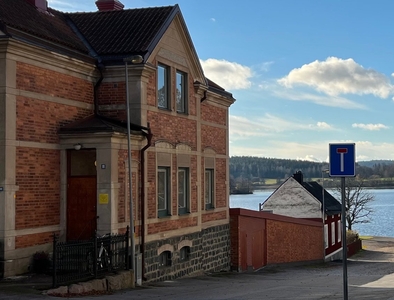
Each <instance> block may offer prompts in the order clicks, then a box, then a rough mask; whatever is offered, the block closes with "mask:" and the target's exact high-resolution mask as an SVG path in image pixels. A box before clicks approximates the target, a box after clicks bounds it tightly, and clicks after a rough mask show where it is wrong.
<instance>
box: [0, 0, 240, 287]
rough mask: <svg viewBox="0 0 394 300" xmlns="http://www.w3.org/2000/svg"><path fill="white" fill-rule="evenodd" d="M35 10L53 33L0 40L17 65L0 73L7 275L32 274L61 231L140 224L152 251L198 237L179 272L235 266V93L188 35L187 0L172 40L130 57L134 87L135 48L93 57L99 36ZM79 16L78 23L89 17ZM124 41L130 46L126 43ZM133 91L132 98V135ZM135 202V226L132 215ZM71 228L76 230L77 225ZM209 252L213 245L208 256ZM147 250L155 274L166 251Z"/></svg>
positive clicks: (175, 16)
mask: <svg viewBox="0 0 394 300" xmlns="http://www.w3.org/2000/svg"><path fill="white" fill-rule="evenodd" d="M0 1H2V0H0ZM18 1H22V0H18ZM24 9H25V10H26V11H25V13H26V14H32V15H34V16H36V18H37V19H39V20H40V22H41V23H39V24H38V23H37V24H38V25H37V27H40V26H41V25H43V27H44V30H43V32H41V34H39V36H35V37H34V38H32V40H31V41H29V42H28V43H24V42H23V41H22V40H23V39H14V38H13V37H8V36H7V37H5V36H4V37H0V46H3V45H4V47H0V54H1V55H0V65H1V66H6V70H4V71H3V70H0V88H3V87H5V88H4V89H1V91H3V90H4V92H2V94H0V97H1V99H0V100H2V99H5V101H4V103H5V104H4V109H3V106H2V107H0V115H3V114H4V115H5V116H6V120H0V126H1V128H0V144H2V145H3V147H1V148H0V158H2V157H5V159H4V161H5V162H6V163H5V164H4V165H6V166H1V165H0V168H2V169H1V170H0V176H2V177H0V182H3V181H4V182H5V183H4V191H6V192H5V193H1V194H0V200H1V201H2V202H0V205H1V207H0V210H2V211H6V212H7V213H8V212H9V215H10V216H6V217H5V218H4V220H2V219H1V220H0V222H1V223H0V231H1V232H0V236H1V237H7V239H8V241H13V242H7V243H6V244H5V243H3V241H2V240H0V245H5V246H4V247H0V258H2V259H3V258H4V260H0V277H1V276H2V275H3V274H2V273H3V272H4V273H5V274H7V275H14V274H17V273H23V272H26V271H27V270H28V266H29V264H30V263H31V261H30V260H31V256H32V255H33V254H34V253H35V252H37V251H46V252H51V251H52V249H51V247H52V238H53V233H56V234H57V235H58V240H59V241H61V242H66V241H71V240H73V238H74V237H76V238H75V239H77V238H79V237H81V235H82V234H83V236H84V237H83V238H84V239H85V238H88V237H89V236H93V234H95V233H96V232H97V233H98V234H105V233H108V232H111V233H118V232H125V229H126V227H127V226H129V225H132V228H134V229H135V234H134V237H135V240H136V247H141V249H142V248H144V246H146V245H149V247H152V248H153V249H154V248H155V245H157V243H160V244H162V245H163V246H164V247H168V245H169V244H171V243H175V240H178V241H183V244H185V245H192V246H191V248H192V250H191V251H193V255H194V256H196V257H195V259H191V260H190V261H189V262H187V263H185V262H179V265H183V266H185V265H187V267H185V268H186V269H187V272H186V273H185V272H183V273H182V272H180V271H179V267H178V266H176V265H175V264H174V266H173V268H174V269H173V270H172V271H171V272H172V273H171V274H177V275H179V276H183V275H184V274H188V272H189V270H193V271H191V272H192V273H193V272H201V271H202V270H204V271H212V270H221V269H227V268H228V261H229V260H228V257H229V256H228V251H229V249H228V243H229V241H228V234H229V215H228V208H229V204H228V197H229V186H228V181H229V180H228V177H229V174H228V173H227V170H228V160H229V153H228V152H229V151H228V147H229V141H228V134H229V128H228V122H227V120H228V113H229V106H230V105H231V104H232V103H233V102H234V101H235V100H234V99H233V97H232V95H231V94H230V93H227V92H226V91H224V90H223V91H220V93H218V90H217V88H213V86H212V85H211V84H212V83H211V82H210V81H208V80H207V79H206V78H205V75H204V73H203V70H202V68H201V66H200V64H199V63H198V57H197V56H196V53H195V50H194V46H193V45H192V43H191V40H190V39H184V37H185V36H186V35H187V29H186V28H185V24H184V21H183V19H182V17H181V13H180V11H179V7H178V6H174V7H173V8H172V9H171V7H167V8H163V14H164V13H166V14H168V18H167V19H166V20H167V21H166V22H168V24H167V23H166V24H165V26H164V24H162V25H161V26H163V27H162V28H161V29H160V30H159V28H157V29H156V30H158V32H156V33H152V34H157V36H159V35H161V38H160V39H157V40H156V39H155V41H152V44H150V43H148V44H149V45H151V46H149V47H150V49H148V50H149V51H148V50H147V51H142V52H143V53H146V55H145V56H144V57H143V61H142V62H141V63H139V64H136V65H133V64H132V63H129V65H128V66H127V67H128V68H127V70H128V71H129V73H128V77H127V80H128V86H129V89H128V90H127V91H126V77H125V74H126V72H125V71H126V69H125V68H124V61H123V58H124V57H126V55H132V54H134V53H128V52H124V51H123V50H122V51H120V52H116V51H115V53H112V54H113V56H112V54H110V55H107V54H102V53H101V54H100V53H99V52H100V49H95V51H97V53H96V54H97V55H94V56H90V53H92V52H91V51H87V49H85V48H86V45H85V44H84V43H85V42H87V39H88V37H87V36H86V37H84V39H81V37H80V36H77V35H75V36H71V35H72V34H74V31H73V30H71V28H68V27H69V24H68V23H66V22H65V21H64V19H63V17H60V16H61V13H60V12H57V14H56V15H54V16H51V18H50V19H48V18H47V16H46V15H45V16H44V15H42V16H41V15H36V13H37V11H36V10H35V9H34V7H31V6H27V7H25V8H24ZM29 9H30V10H31V12H30V11H28V10H29ZM170 10H172V11H173V12H171V13H170ZM154 11H156V10H154ZM15 13H18V12H17V11H16V12H15ZM120 13H121V12H120ZM91 14H92V16H93V17H95V15H94V13H91ZM41 17H42V18H41ZM68 17H70V18H69V22H77V21H78V20H77V19H73V20H72V18H71V15H69V16H68ZM68 17H67V18H68ZM79 17H80V16H79ZM82 17H84V15H83V14H82ZM171 18H172V19H171ZM16 19H17V18H16ZM48 20H55V21H56V24H57V25H59V24H60V25H59V26H60V27H59V28H57V29H56V30H60V31H62V30H66V29H67V28H68V29H67V30H66V31H65V32H62V33H63V34H65V35H63V36H67V37H68V38H69V39H68V42H67V43H69V44H67V45H68V46H67V47H65V46H64V45H65V44H64V43H65V41H62V40H58V36H57V35H55V36H49V37H48V36H46V35H51V32H46V31H45V28H49V26H52V25H53V24H52V23H51V22H49V21H48ZM11 23H12V22H11ZM56 24H55V25H56ZM0 25H3V24H2V18H1V11H0ZM8 25H9V24H7V26H8ZM57 25H56V26H57ZM168 26H170V27H168ZM0 27H1V26H0ZM77 27H78V26H77ZM2 28H3V27H2ZM40 28H41V27H40ZM51 28H52V27H51ZM41 29H43V28H41ZM79 29H81V28H79ZM20 30H22V29H20ZM37 30H39V29H37ZM81 30H82V29H81ZM22 31H23V30H22ZM54 32H55V31H54ZM30 34H31V35H32V36H34V34H35V33H34V32H32V33H29V35H30ZM81 34H82V33H81ZM185 34H186V35H185ZM82 35H83V34H82ZM45 36H46V37H45ZM60 36H62V35H60ZM26 38H27V39H28V37H26ZM37 38H38V39H40V40H42V41H45V39H46V38H48V39H49V40H47V41H46V42H50V43H51V45H52V44H53V49H52V48H51V50H50V51H49V50H48V49H47V48H45V47H42V44H40V43H37ZM144 38H145V37H144ZM73 39H74V40H73ZM3 41H4V42H3ZM56 41H57V42H56ZM172 41H176V42H175V43H172ZM154 43H156V44H154ZM9 45H11V46H9ZM32 45H34V46H32ZM113 46H114V48H116V47H117V45H113ZM118 46H119V47H120V46H122V47H123V46H124V47H131V46H130V45H127V43H125V44H124V45H123V42H122V45H118ZM40 47H41V48H40ZM89 47H94V46H93V45H92V44H91V45H90V46H89ZM151 48H152V49H151ZM178 48H179V49H178ZM92 51H93V50H92ZM117 51H118V50H117ZM127 51H131V50H130V49H129V50H127ZM133 51H134V50H133ZM133 51H131V52H133ZM88 52H89V53H88ZM93 52H94V51H93ZM148 52H149V53H148ZM100 55H101V56H102V57H101V56H100ZM159 63H162V64H165V65H166V66H168V70H169V73H168V75H169V80H168V83H166V84H168V85H169V86H168V87H166V88H168V91H169V95H168V96H169V97H168V98H169V100H168V101H169V103H170V104H169V107H168V109H162V108H159V107H158V102H157V98H158V96H157V76H158V75H157V73H158V64H159ZM177 72H181V74H182V78H183V79H185V80H184V81H182V85H181V86H182V89H183V88H185V90H184V91H185V93H184V94H183V95H184V96H185V97H184V101H185V103H184V106H185V111H182V112H179V111H177V95H178V94H177V82H176V78H177V74H180V73H177ZM185 85H186V86H185ZM178 87H179V85H178ZM126 92H127V93H126ZM126 94H127V95H129V97H128V99H126V98H127V97H126ZM126 100H129V101H130V103H129V104H131V108H130V115H131V116H132V119H131V123H132V124H131V126H130V128H131V129H132V130H131V135H130V136H128V130H127V129H128V126H127V125H126V124H127V123H126V120H127V117H126V116H127V112H126ZM3 129H4V130H3ZM2 132H6V134H3V135H2ZM129 137H130V144H131V145H130V146H131V149H132V151H131V153H132V154H131V155H132V159H131V161H130V164H131V166H132V167H131V173H132V176H131V181H132V184H131V187H130V186H129V161H128V159H129V157H128V149H129V143H128V142H129V139H128V138H129ZM162 164H164V165H162ZM159 167H166V168H168V170H169V171H170V173H169V174H170V176H169V181H170V182H169V185H168V187H169V188H168V189H169V192H168V195H169V196H168V197H169V198H168V199H169V203H168V206H169V209H168V216H165V217H162V216H161V215H160V217H159V212H158V203H159V200H158V198H159V195H158V187H157V185H158V182H157V181H158V169H159ZM180 168H182V169H181V170H180ZM207 168H208V169H210V170H213V182H212V187H213V188H212V194H213V195H212V201H213V203H212V207H209V209H208V207H207V208H206V205H205V190H204V187H205V186H206V183H205V182H204V181H205V169H207ZM183 169H186V170H187V171H186V172H185V174H187V175H186V176H185V177H187V179H186V180H185V182H186V183H185V186H186V188H185V189H184V191H183V192H184V194H186V197H185V202H187V204H186V205H185V207H181V208H180V205H179V203H180V202H181V200H179V199H178V197H179V193H180V192H179V186H180V185H181V184H180V183H179V181H178V176H179V174H183V173H182V171H183ZM179 170H180V171H181V172H179ZM4 174H5V175H4ZM180 178H181V177H180ZM130 190H131V193H132V196H131V195H130ZM2 191H3V190H2ZM181 192H182V191H181ZM130 196H131V197H130ZM130 201H132V211H133V214H134V215H133V220H134V224H130V220H131V219H132V218H131V217H130ZM4 203H5V204H4ZM183 209H184V210H183ZM79 213H81V215H79ZM11 215H12V216H11ZM75 216H76V217H75ZM80 216H82V217H80ZM86 224H89V226H86ZM71 225H75V226H71ZM86 228H88V229H86ZM71 231H74V235H72V234H69V233H70V232H71ZM86 232H87V233H86ZM217 236H220V237H221V239H220V241H218V240H217ZM81 239H82V238H81ZM190 241H192V242H190ZM177 243H178V242H177ZM193 243H194V244H195V245H193ZM199 243H200V244H201V246H200V244H199ZM183 244H182V245H183ZM202 244H203V246H202ZM171 245H172V247H175V246H176V245H177V244H176V245H175V244H171ZM6 247H8V248H6ZM147 247H148V246H147ZM204 247H205V248H204ZM3 248H4V249H3ZM170 248H171V247H170ZM17 249H18V251H16V250H17ZM174 249H175V250H176V251H178V250H179V249H177V248H176V247H175V248H174ZM202 249H204V251H205V252H206V253H210V254H212V255H210V256H209V257H204V261H202V258H201V257H200V256H201V251H202ZM155 251H156V252H155ZM10 253H11V254H12V255H10ZM15 253H17V254H15ZM20 253H23V255H22V254H20ZM14 254H15V255H19V256H20V257H16V256H14ZM144 254H147V255H148V254H149V255H150V257H149V259H150V260H149V262H147V263H143V266H144V267H145V266H149V268H148V267H147V269H149V270H151V271H152V270H154V269H155V268H159V267H160V266H159V262H158V255H159V253H157V249H154V250H151V251H150V252H148V251H147V253H144ZM178 254H179V253H178ZM7 255H9V257H6V256H7ZM197 256H199V257H197ZM7 264H8V265H7ZM167 273H169V272H167ZM152 274H153V275H152ZM152 274H151V275H150V276H151V277H150V278H151V279H154V278H155V276H157V277H160V276H161V275H160V272H152ZM157 274H159V275H160V276H159V275H157ZM163 274H164V273H163ZM182 274H183V275H182ZM174 276H175V275H174ZM160 278H161V277H160ZM163 278H164V277H162V278H161V279H163ZM155 279H157V278H155Z"/></svg>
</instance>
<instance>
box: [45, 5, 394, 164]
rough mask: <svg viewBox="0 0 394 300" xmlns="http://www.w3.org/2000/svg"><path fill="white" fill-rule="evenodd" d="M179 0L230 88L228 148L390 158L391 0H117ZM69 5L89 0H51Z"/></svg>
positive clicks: (204, 61)
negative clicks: (348, 151)
mask: <svg viewBox="0 0 394 300" xmlns="http://www.w3.org/2000/svg"><path fill="white" fill-rule="evenodd" d="M121 2H122V3H123V4H124V5H125V9H131V8H141V7H157V6H168V5H174V4H178V5H179V6H180V9H181V11H182V15H183V17H184V19H185V22H186V25H187V28H188V31H189V33H190V35H191V38H192V40H193V44H194V47H195V49H196V51H197V54H198V56H199V59H200V63H201V66H202V67H203V70H204V73H205V76H206V77H207V78H209V79H211V80H212V81H214V82H216V83H217V84H219V85H220V86H222V87H223V88H225V89H226V90H227V91H229V92H231V93H232V94H233V97H234V98H235V99H236V102H235V103H234V104H233V105H232V106H231V107H230V115H229V120H230V156H259V157H269V158H286V159H300V160H310V161H317V162H322V161H324V162H328V160H329V144H334V143H345V144H347V143H355V149H356V160H357V161H364V160H373V159H394V117H393V110H394V53H393V48H394V47H393V46H394V45H393V44H394V34H393V30H392V29H393V25H394V18H393V17H392V12H393V11H394V1H392V0H380V1H360V0H347V1H343V0H330V1H315V0H297V1H294V0H272V1H256V0H243V1H231V0H209V1H207V0H199V1H191V0H178V1H173V0H121ZM48 4H49V6H50V7H52V8H55V9H58V10H61V11H68V12H76V11H80V12H81V11H97V8H96V5H95V1H94V0H48Z"/></svg>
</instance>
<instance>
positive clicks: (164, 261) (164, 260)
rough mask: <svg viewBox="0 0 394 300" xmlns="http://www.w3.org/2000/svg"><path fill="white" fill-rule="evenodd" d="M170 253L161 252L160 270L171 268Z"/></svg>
mask: <svg viewBox="0 0 394 300" xmlns="http://www.w3.org/2000/svg"><path fill="white" fill-rule="evenodd" d="M171 264H172V261H171V251H163V252H162V253H161V254H160V256H159V266H160V267H161V268H164V267H169V266H171Z"/></svg>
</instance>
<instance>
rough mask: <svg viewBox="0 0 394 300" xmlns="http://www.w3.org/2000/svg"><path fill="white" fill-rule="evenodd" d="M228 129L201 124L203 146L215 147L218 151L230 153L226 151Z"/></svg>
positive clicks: (219, 152)
mask: <svg viewBox="0 0 394 300" xmlns="http://www.w3.org/2000/svg"><path fill="white" fill-rule="evenodd" d="M226 142H227V131H226V129H224V128H218V127H213V126H209V125H201V147H202V149H204V148H206V147H211V148H213V149H214V150H215V151H216V153H218V154H224V155H226V154H227V155H228V153H226V144H227V143H226Z"/></svg>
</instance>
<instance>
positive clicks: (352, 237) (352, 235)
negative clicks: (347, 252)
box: [346, 230, 360, 244]
mask: <svg viewBox="0 0 394 300" xmlns="http://www.w3.org/2000/svg"><path fill="white" fill-rule="evenodd" d="M359 239H360V237H359V236H358V232H357V231H354V230H348V231H347V232H346V243H347V244H351V243H354V242H355V241H357V240H359Z"/></svg>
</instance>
